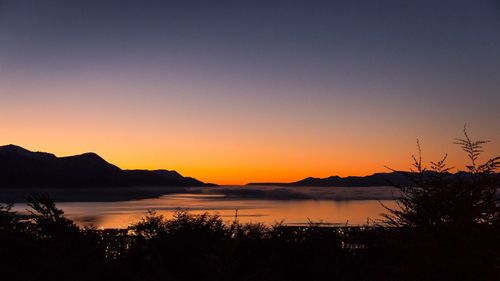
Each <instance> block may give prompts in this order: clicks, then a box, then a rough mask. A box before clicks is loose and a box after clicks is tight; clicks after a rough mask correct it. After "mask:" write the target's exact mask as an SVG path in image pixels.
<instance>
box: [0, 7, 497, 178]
mask: <svg viewBox="0 0 500 281" xmlns="http://www.w3.org/2000/svg"><path fill="white" fill-rule="evenodd" d="M499 108H500V3H499V2H498V1H482V0H471V1H462V0H454V1H445V0H443V1H436V0H432V1H430V0H419V1H396V0H394V1H390V0H381V1H375V0H370V1H368V0H367V1H357V0H354V1H347V0H346V1H334V0H331V1H314V0H308V1H306V0H303V1H294V0H286V1H285V0H283V1H275V0H266V1H260V0H232V1H217V0H213V1H193V0H182V1H175V0H174V1H147V0H141V1H139V0H136V1H126V0H99V1H97V0H86V1H72V0H60V1H53V0H47V1H37V0H0V144H10V143H12V144H17V145H20V146H23V147H25V148H27V149H30V150H34V151H48V152H52V153H54V154H56V155H58V156H66V155H73V154H80V153H83V152H89V151H92V152H95V153H98V154H99V155H101V156H102V157H103V158H105V159H106V160H107V161H109V162H111V163H114V164H116V165H117V166H119V167H121V168H124V169H132V168H134V169H135V168H137V169H169V170H177V171H178V172H180V173H181V174H183V175H187V176H192V177H195V178H198V179H200V180H202V181H207V182H215V183H219V184H244V183H247V182H258V181H295V180H299V179H302V178H304V177H308V176H314V177H327V176H332V175H340V176H347V175H368V174H371V173H374V172H386V171H388V170H387V169H386V168H385V166H390V167H392V168H395V169H407V168H408V167H409V166H410V163H411V161H410V160H411V155H412V154H413V153H415V151H416V144H415V141H416V139H417V138H418V139H420V142H421V145H422V152H423V157H424V160H427V161H429V160H437V159H438V158H439V157H440V156H442V155H443V154H444V153H448V154H449V163H450V165H452V166H457V167H458V168H461V167H463V165H464V164H465V157H464V154H463V153H461V152H460V150H459V148H458V147H457V146H456V145H454V144H453V139H454V138H455V137H460V136H461V134H462V129H463V126H464V124H465V123H467V126H468V130H469V133H470V134H471V135H472V136H473V137H475V138H480V139H488V140H491V141H492V142H491V143H490V144H488V145H487V146H486V147H485V149H486V152H487V153H486V154H485V157H486V156H495V155H499V154H500V122H499V120H500V110H499ZM483 159H485V158H483Z"/></svg>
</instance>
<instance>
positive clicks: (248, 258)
mask: <svg viewBox="0 0 500 281" xmlns="http://www.w3.org/2000/svg"><path fill="white" fill-rule="evenodd" d="M465 137H466V138H465V139H460V140H458V142H459V143H460V145H462V146H463V148H464V150H465V151H466V152H467V153H468V156H469V158H470V159H471V162H472V163H471V165H469V166H468V167H466V168H467V170H466V171H464V172H461V173H458V176H456V175H454V176H452V175H451V174H450V173H449V170H450V169H449V168H447V166H446V165H445V160H446V157H444V158H443V159H442V160H441V161H437V162H431V167H430V168H429V169H427V168H425V167H424V165H423V164H422V160H421V156H420V154H419V155H418V156H417V157H414V160H415V163H414V167H415V170H414V171H412V172H409V173H406V172H405V174H407V176H409V177H411V178H413V179H414V181H415V183H416V184H415V187H412V188H408V187H401V190H402V193H403V196H402V198H401V199H399V200H398V203H399V208H398V209H388V213H387V214H386V219H385V221H384V222H382V223H381V224H379V225H372V226H364V227H323V226H321V225H316V224H314V223H311V224H310V225H308V226H305V227H288V226H284V225H280V224H277V225H274V226H265V225H262V224H241V223H239V222H238V221H236V220H235V221H234V222H233V223H232V224H229V225H228V224H224V223H223V221H222V219H221V218H220V217H218V216H216V215H209V214H204V215H197V216H194V215H190V214H189V213H187V212H185V211H179V212H177V213H176V214H175V216H174V217H173V218H172V219H170V220H166V219H164V218H163V217H162V216H158V215H156V214H155V213H154V212H151V213H150V214H149V215H148V216H146V217H145V218H144V219H143V220H141V221H140V222H138V223H137V224H136V225H133V226H131V227H130V228H129V229H125V230H96V229H92V228H80V227H78V226H76V225H75V224H74V223H73V222H72V221H71V220H69V219H67V218H66V217H65V216H64V213H63V211H62V210H59V209H57V208H56V206H55V204H54V202H53V201H52V200H51V199H49V198H48V197H46V196H40V195H38V196H32V197H30V198H29V202H30V203H29V205H30V207H31V212H32V214H31V215H30V216H28V217H20V216H17V215H16V214H15V213H13V212H11V210H10V208H9V206H1V207H0V265H1V269H2V270H1V272H0V274H1V276H2V280H65V281H70V280H275V281H277V280H500V243H499V240H498V238H499V237H500V204H499V196H498V190H499V182H498V174H495V171H496V170H497V168H498V166H499V159H500V158H498V157H496V158H492V159H490V160H488V161H486V162H485V163H484V164H477V161H478V156H479V153H480V152H481V145H482V144H484V142H481V141H472V140H470V139H469V137H468V135H467V134H466V132H465ZM419 151H420V149H419Z"/></svg>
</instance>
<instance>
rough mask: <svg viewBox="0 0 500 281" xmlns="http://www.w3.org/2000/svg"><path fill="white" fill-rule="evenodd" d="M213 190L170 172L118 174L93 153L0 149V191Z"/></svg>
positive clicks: (143, 171)
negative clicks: (123, 188) (58, 189)
mask: <svg viewBox="0 0 500 281" xmlns="http://www.w3.org/2000/svg"><path fill="white" fill-rule="evenodd" d="M103 186H107V187H114V186H117V187H126V186H165V187H167V186H172V187H184V186H215V185H214V184H210V183H204V182H201V181H199V180H197V179H195V178H192V177H184V176H182V175H181V174H179V173H178V172H177V171H170V170H122V169H120V168H119V167H117V166H115V165H113V164H111V163H109V162H107V161H106V160H105V159H103V158H102V157H101V156H99V155H98V154H96V153H93V152H88V153H83V154H79V155H71V156H64V157H57V156H56V155H54V154H51V153H47V152H38V151H37V152H33V151H29V150H27V149H25V148H23V147H20V146H17V145H13V144H9V145H4V146H0V187H103Z"/></svg>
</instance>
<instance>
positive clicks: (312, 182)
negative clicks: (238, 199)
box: [247, 172, 412, 187]
mask: <svg viewBox="0 0 500 281" xmlns="http://www.w3.org/2000/svg"><path fill="white" fill-rule="evenodd" d="M247 185H274V186H320V187H321V186H324V187H327V186H338V187H355V186H358V187H367V186H397V185H402V186H409V185H412V182H411V180H410V179H409V178H408V177H406V176H405V175H402V174H400V173H395V172H394V173H376V174H373V175H370V176H365V177H354V176H350V177H339V176H331V177H328V178H313V177H308V178H305V179H303V180H299V181H296V182H289V183H280V182H259V183H249V184H247Z"/></svg>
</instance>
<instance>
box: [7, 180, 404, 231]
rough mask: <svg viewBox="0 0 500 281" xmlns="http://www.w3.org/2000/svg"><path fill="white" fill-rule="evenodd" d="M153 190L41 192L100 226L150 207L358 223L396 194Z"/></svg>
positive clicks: (380, 190)
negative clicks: (124, 197) (108, 197)
mask: <svg viewBox="0 0 500 281" xmlns="http://www.w3.org/2000/svg"><path fill="white" fill-rule="evenodd" d="M153 190H154V192H153V193H151V197H154V198H144V196H146V197H147V195H144V194H143V196H139V197H138V198H135V199H134V198H128V199H127V200H123V201H116V200H114V201H111V200H110V201H109V202H92V201H98V200H91V199H92V198H93V197H99V196H100V193H106V194H113V193H114V194H116V197H117V198H121V196H122V195H120V193H123V192H125V193H126V194H131V193H130V192H131V191H130V189H121V188H120V189H116V188H115V189H102V190H99V189H90V190H89V189H87V190H75V191H72V190H67V189H65V190H60V189H59V190H53V189H52V190H44V191H46V192H47V193H48V194H53V195H54V197H55V198H58V201H59V202H58V203H57V207H58V208H61V209H63V210H64V211H65V214H66V215H67V216H68V217H69V218H71V219H73V220H74V221H75V222H76V223H78V224H79V225H94V226H96V227H98V228H126V227H127V226H128V225H130V224H133V223H135V222H138V221H139V220H140V219H141V218H142V217H144V216H145V215H146V214H147V212H148V210H154V211H156V212H157V213H158V214H161V215H164V216H165V217H166V218H169V217H171V216H172V215H173V214H174V212H175V211H176V210H179V209H183V210H188V211H190V213H193V214H200V213H204V212H209V213H211V214H218V215H220V216H221V217H222V218H223V220H224V221H225V222H227V223H230V222H232V221H234V219H235V215H236V210H238V217H237V219H238V220H239V221H240V222H243V223H245V222H261V223H265V224H268V225H270V224H274V223H276V222H283V223H285V224H287V225H303V224H307V223H308V222H309V221H313V222H321V223H325V224H329V225H330V224H334V225H337V224H339V225H344V224H349V225H359V224H366V223H367V222H368V221H369V222H370V223H373V222H374V220H377V219H380V214H381V213H384V212H385V211H386V210H385V209H384V207H383V205H386V206H390V207H394V206H395V203H394V201H393V198H394V196H397V194H398V193H397V190H396V189H394V188H391V187H270V186H252V187H247V186H223V187H216V188H186V189H184V190H177V191H176V192H177V193H170V194H164V195H160V196H157V195H156V193H157V192H158V190H157V189H153ZM25 191H26V190H25ZM29 191H30V192H32V191H33V190H29ZM136 191H137V190H136ZM150 191H151V190H146V191H145V193H146V194H148V192H150ZM26 192H28V191H26ZM19 193H20V190H17V194H19ZM134 193H135V191H134ZM164 193H165V192H164ZM12 194H16V193H10V195H11V196H12ZM2 196H3V197H2V200H3V201H7V200H6V199H5V198H6V195H5V191H4V192H2ZM11 199H12V198H11ZM99 201H102V200H99ZM382 204H383V205H382ZM26 209H27V205H26V203H23V202H19V203H17V204H15V206H14V210H15V211H18V212H20V213H25V212H26Z"/></svg>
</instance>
